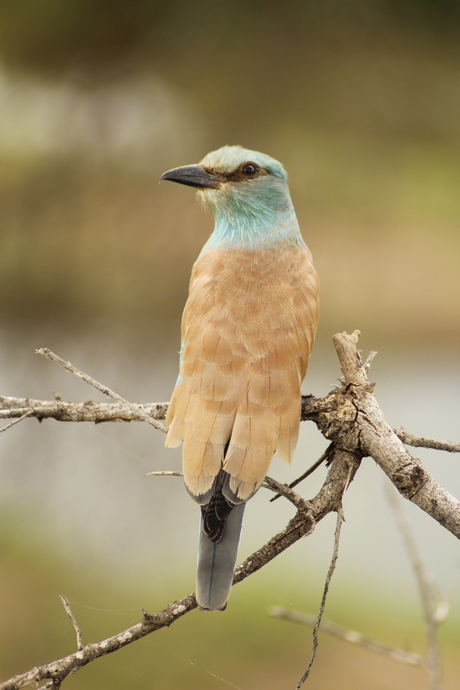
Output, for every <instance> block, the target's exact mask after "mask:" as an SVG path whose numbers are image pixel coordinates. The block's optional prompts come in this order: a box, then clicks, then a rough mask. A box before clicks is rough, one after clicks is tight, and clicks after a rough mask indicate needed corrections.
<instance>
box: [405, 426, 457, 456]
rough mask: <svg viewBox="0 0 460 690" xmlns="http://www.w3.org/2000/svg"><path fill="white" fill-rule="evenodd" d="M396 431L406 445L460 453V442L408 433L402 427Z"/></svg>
mask: <svg viewBox="0 0 460 690" xmlns="http://www.w3.org/2000/svg"><path fill="white" fill-rule="evenodd" d="M394 432H395V434H396V436H397V437H398V438H399V439H400V440H401V441H402V442H403V443H404V444H405V445H406V446H415V447H416V448H433V449H434V450H446V451H447V452H448V453H460V442H456V441H440V440H438V439H435V438H424V437H423V436H414V435H413V434H408V433H407V431H404V429H403V428H402V427H398V428H397V429H394Z"/></svg>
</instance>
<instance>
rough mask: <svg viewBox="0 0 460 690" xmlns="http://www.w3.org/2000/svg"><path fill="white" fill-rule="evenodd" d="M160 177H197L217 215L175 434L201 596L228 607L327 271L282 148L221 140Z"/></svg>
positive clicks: (193, 301) (297, 407) (187, 313)
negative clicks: (196, 524) (302, 215)
mask: <svg viewBox="0 0 460 690" xmlns="http://www.w3.org/2000/svg"><path fill="white" fill-rule="evenodd" d="M162 180H169V181H172V182H177V183H179V184H182V185H187V186H191V187H194V188H195V189H196V190H197V196H198V198H199V199H200V200H201V201H202V202H203V204H204V206H205V208H207V209H210V210H211V212H212V213H213V215H214V220H215V225H214V230H213V232H212V234H211V235H210V237H209V239H208V241H207V242H206V244H205V245H204V247H203V249H202V251H201V253H200V255H199V256H198V259H197V260H196V262H195V264H194V266H193V269H192V275H191V279H190V286H189V295H188V299H187V302H186V305H185V308H184V312H183V316H182V326H181V349H180V366H179V376H178V379H177V382H176V385H175V388H174V390H173V393H172V397H171V401H170V404H169V408H168V412H167V416H166V425H167V427H168V431H167V436H166V441H165V445H166V446H168V447H177V446H179V445H180V444H181V443H183V450H182V467H183V477H184V482H185V486H186V488H187V490H188V492H189V494H190V495H191V497H192V498H193V500H194V501H195V502H196V503H198V504H199V505H200V507H201V523H200V538H199V549H198V569H197V583H196V599H197V603H198V606H199V608H200V609H201V610H205V611H216V610H224V609H225V608H226V606H227V600H228V598H229V595H230V590H231V586H232V581H233V574H234V569H235V565H236V559H237V552H238V545H239V540H240V533H241V528H242V520H243V513H244V509H245V505H246V502H247V501H248V500H249V499H250V498H251V497H252V496H253V495H254V494H255V493H256V491H257V490H258V488H259V487H260V485H261V484H262V482H263V480H264V478H265V476H266V474H267V472H268V468H269V465H270V463H271V460H272V457H273V455H274V453H275V452H276V454H277V456H278V457H279V458H280V459H281V460H282V461H285V462H287V463H290V461H291V458H292V455H293V452H294V449H295V446H296V443H297V439H298V433H299V423H300V412H301V396H302V394H301V385H302V381H303V379H304V377H305V374H306V371H307V365H308V360H309V356H310V352H311V349H312V346H313V342H314V338H315V334H316V328H317V323H318V316H319V281H318V276H317V273H316V271H315V269H314V267H313V263H312V255H311V252H310V250H309V249H308V247H307V245H306V244H305V242H304V240H303V238H302V235H301V233H300V229H299V224H298V221H297V217H296V213H295V210H294V207H293V204H292V201H291V196H290V192H289V187H288V181H287V174H286V172H285V170H284V168H283V166H282V165H281V163H279V162H278V161H276V160H275V159H274V158H271V157H270V156H268V155H266V154H263V153H259V152H257V151H251V150H248V149H245V148H243V147H241V146H223V147H222V148H220V149H218V150H216V151H212V152H211V153H208V154H207V155H206V156H205V157H204V158H203V160H202V161H201V163H199V164H197V165H187V166H185V167H179V168H174V169H172V170H168V171H167V172H165V173H164V174H163V175H162V176H161V178H160V181H162Z"/></svg>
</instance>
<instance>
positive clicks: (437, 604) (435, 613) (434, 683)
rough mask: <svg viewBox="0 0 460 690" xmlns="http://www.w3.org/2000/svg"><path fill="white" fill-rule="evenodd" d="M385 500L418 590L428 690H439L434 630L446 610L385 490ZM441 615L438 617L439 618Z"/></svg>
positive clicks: (393, 499)
mask: <svg viewBox="0 0 460 690" xmlns="http://www.w3.org/2000/svg"><path fill="white" fill-rule="evenodd" d="M387 495H388V500H389V501H390V505H391V507H392V509H393V513H394V516H395V519H396V522H397V524H398V527H399V530H400V532H401V534H402V537H403V540H404V544H405V546H406V550H407V553H408V554H409V558H410V560H411V563H412V568H413V570H414V574H415V577H416V580H417V583H418V586H419V590H420V597H421V600H422V606H423V612H424V617H425V627H426V638H427V661H426V663H427V666H428V669H429V671H430V676H431V686H430V687H431V690H440V688H441V656H440V650H439V640H438V626H439V624H440V623H441V622H442V620H444V618H445V616H446V615H447V611H448V607H447V605H446V602H445V601H444V600H443V599H441V597H440V596H439V594H438V591H437V589H436V587H435V586H434V583H433V578H432V577H431V575H430V574H429V573H428V572H427V571H426V569H425V567H424V565H423V562H422V559H421V558H420V555H419V553H418V550H417V547H416V545H415V541H414V538H413V536H412V534H411V531H410V528H409V525H408V522H407V520H406V518H405V516H404V513H403V511H402V510H401V506H400V505H399V501H398V500H397V496H395V493H394V491H393V489H392V487H390V486H388V491H387ZM440 612H442V616H440V615H439V614H440Z"/></svg>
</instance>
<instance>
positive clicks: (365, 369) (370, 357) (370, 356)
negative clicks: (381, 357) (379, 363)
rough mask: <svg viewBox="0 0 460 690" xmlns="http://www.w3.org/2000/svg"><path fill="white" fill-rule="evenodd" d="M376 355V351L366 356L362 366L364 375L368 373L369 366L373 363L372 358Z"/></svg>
mask: <svg viewBox="0 0 460 690" xmlns="http://www.w3.org/2000/svg"><path fill="white" fill-rule="evenodd" d="M376 354H377V350H371V351H370V352H369V354H368V355H367V359H366V361H365V362H364V364H363V367H364V371H365V372H366V374H368V373H369V369H370V368H371V364H372V362H373V361H374V357H375V355H376Z"/></svg>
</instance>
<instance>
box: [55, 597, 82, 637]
mask: <svg viewBox="0 0 460 690" xmlns="http://www.w3.org/2000/svg"><path fill="white" fill-rule="evenodd" d="M59 598H60V600H61V601H62V605H63V606H64V608H65V610H66V613H67V615H68V616H69V618H70V620H71V622H72V625H73V627H74V629H75V634H76V635H77V649H83V638H82V634H81V630H80V626H79V625H78V623H77V620H76V618H75V616H74V615H73V613H72V610H71V608H70V603H69V600H68V599H67V597H65V596H64V595H63V594H60V595H59Z"/></svg>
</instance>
